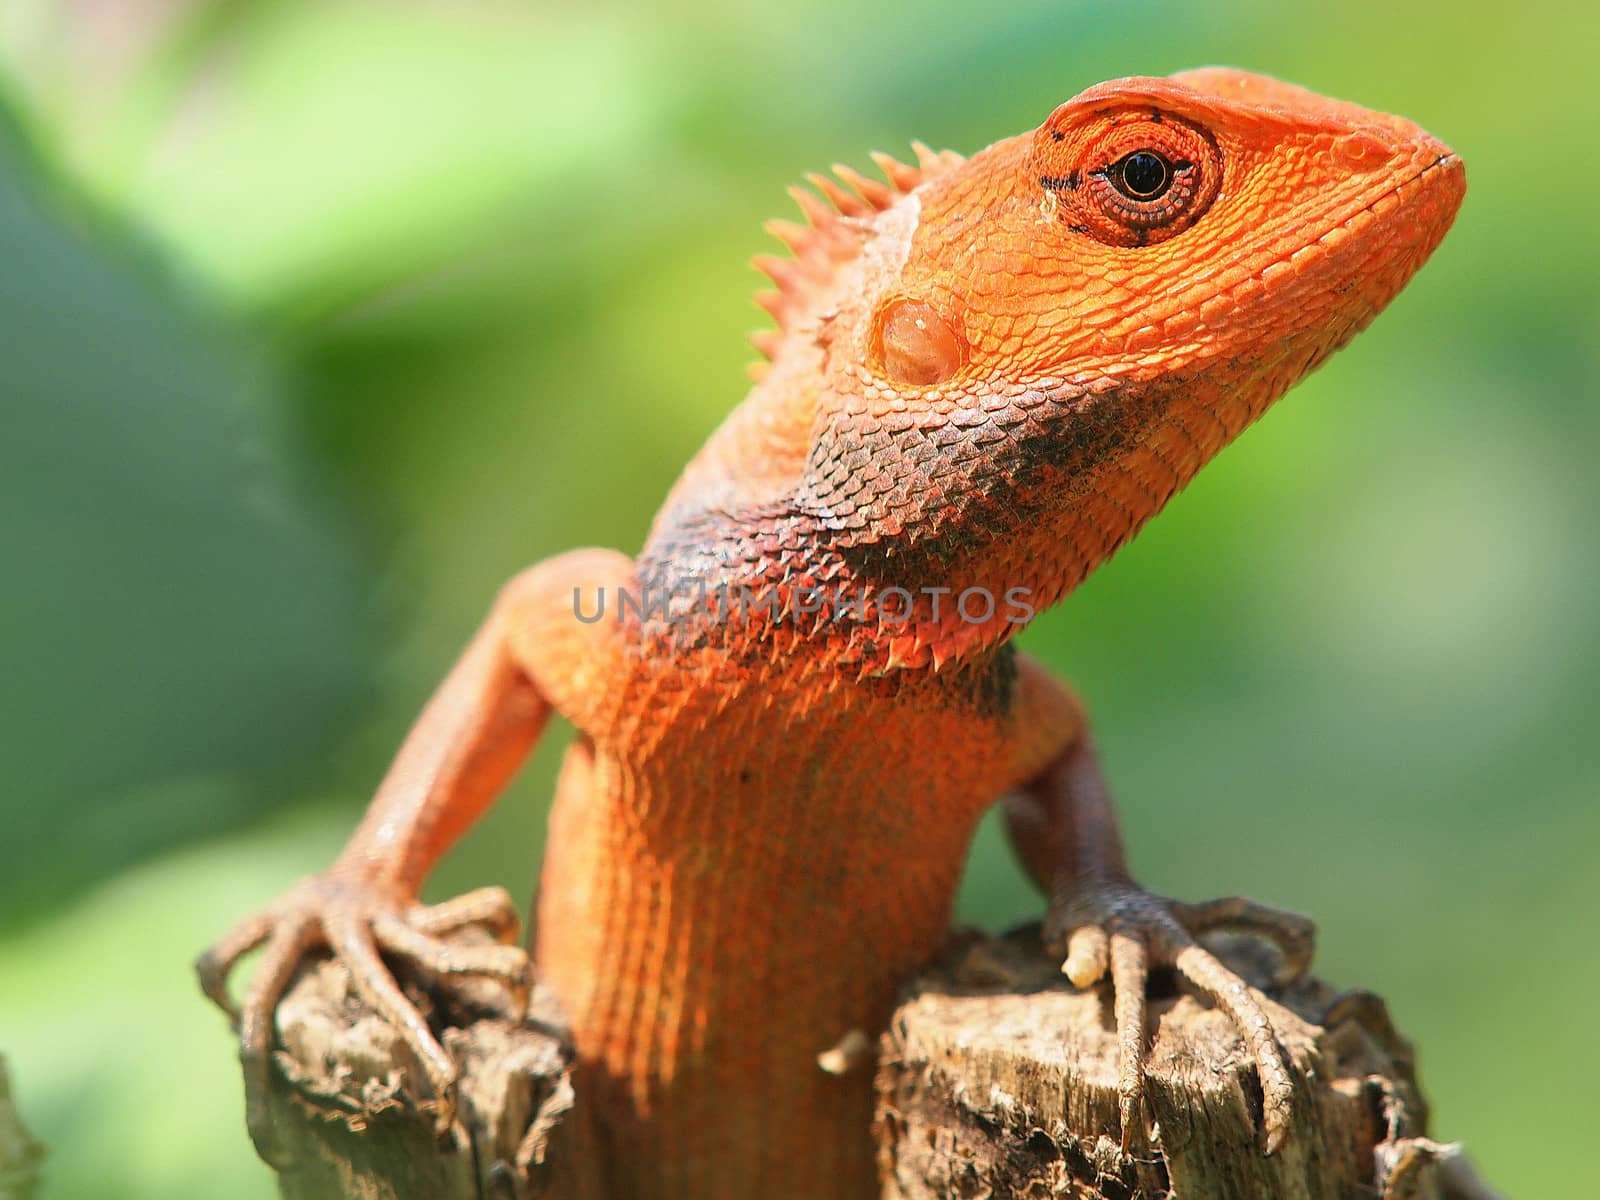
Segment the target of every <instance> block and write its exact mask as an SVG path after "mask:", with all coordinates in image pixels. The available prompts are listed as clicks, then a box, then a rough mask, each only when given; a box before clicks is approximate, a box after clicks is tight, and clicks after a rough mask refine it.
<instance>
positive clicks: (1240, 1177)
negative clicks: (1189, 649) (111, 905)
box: [271, 930, 1492, 1200]
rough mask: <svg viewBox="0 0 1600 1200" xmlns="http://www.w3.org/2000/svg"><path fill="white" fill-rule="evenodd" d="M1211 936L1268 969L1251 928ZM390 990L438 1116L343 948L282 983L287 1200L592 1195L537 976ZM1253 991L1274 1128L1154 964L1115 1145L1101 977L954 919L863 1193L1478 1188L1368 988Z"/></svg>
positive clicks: (1134, 1194) (915, 1013)
mask: <svg viewBox="0 0 1600 1200" xmlns="http://www.w3.org/2000/svg"><path fill="white" fill-rule="evenodd" d="M1217 949H1218V950H1219V952H1221V953H1224V954H1225V956H1226V957H1227V958H1228V961H1229V963H1230V965H1232V966H1234V967H1235V969H1238V970H1241V971H1243V972H1244V973H1245V974H1246V975H1247V977H1249V978H1251V979H1253V980H1260V981H1262V982H1264V981H1265V980H1266V979H1267V978H1269V977H1270V974H1271V965H1272V964H1271V962H1270V961H1269V955H1270V951H1268V950H1267V949H1266V948H1265V947H1263V946H1260V945H1258V944H1256V943H1254V942H1249V941H1244V940H1241V941H1238V942H1229V943H1227V944H1226V945H1223V944H1221V943H1219V944H1218V945H1217ZM1163 989H1165V990H1163ZM411 994H412V998H413V1000H415V1001H416V1002H417V1003H418V1006H419V1007H420V1008H421V1009H422V1011H423V1012H424V1013H425V1014H427V1015H428V1016H429V1018H430V1023H431V1024H432V1025H433V1027H434V1030H435V1032H436V1033H437V1034H439V1036H440V1038H441V1040H442V1042H443V1044H444V1045H445V1047H446V1048H447V1049H448V1050H449V1051H450V1053H451V1054H452V1055H453V1056H454V1057H455V1059H456V1062H457V1064H458V1066H459V1067H460V1070H461V1085H460V1089H459V1096H458V1098H457V1104H456V1114H455V1117H456V1119H455V1121H454V1123H453V1124H452V1126H451V1127H450V1128H449V1129H448V1130H447V1131H445V1132H444V1133H443V1134H440V1133H438V1132H436V1125H437V1124H438V1121H437V1116H438V1111H439V1110H438V1107H437V1104H436V1102H435V1101H433V1100H431V1099H427V1098H419V1097H418V1096H416V1095H415V1094H414V1092H413V1091H412V1090H411V1088H410V1081H413V1080H418V1079H420V1078H422V1076H421V1074H420V1072H419V1071H418V1070H417V1066H416V1063H415V1062H414V1061H413V1060H412V1059H411V1057H410V1054H409V1052H408V1051H407V1049H406V1047H405V1045H404V1043H403V1042H402V1041H401V1040H400V1038H399V1037H398V1035H397V1034H396V1033H395V1031H394V1030H393V1029H392V1028H390V1027H389V1026H388V1025H387V1024H386V1023H384V1022H383V1021H381V1020H380V1019H378V1018H377V1017H375V1016H373V1015H372V1014H370V1013H369V1012H367V1011H366V1010H365V1008H364V1006H363V1005H362V1004H361V1002H360V1000H359V998H358V997H356V996H355V995H354V993H353V992H352V991H351V989H350V985H349V979H348V976H347V975H346V974H345V972H344V969H343V968H342V967H340V966H339V965H338V964H337V963H333V962H328V961H322V962H317V963H314V964H311V965H309V966H308V967H306V968H305V969H303V970H302V972H301V974H300V976H299V978H298V979H297V981H296V982H295V984H294V985H293V987H292V988H291V989H290V991H289V993H288V995H287V996H286V997H285V998H284V1001H283V1003H282V1004H281V1005H280V1007H279V1010H278V1031H279V1040H280V1047H281V1048H280V1049H279V1050H278V1051H277V1053H276V1055H275V1062H276V1065H277V1068H278V1070H277V1072H276V1073H275V1075H276V1078H275V1081H274V1089H273V1095H272V1098H271V1104H272V1116H273V1122H274V1129H275V1131H276V1133H277V1137H278V1140H279V1143H280V1146H281V1147H282V1149H283V1150H284V1151H285V1153H284V1154H283V1155H282V1158H283V1163H282V1165H281V1166H280V1167H279V1184H280V1188H281V1191H282V1194H283V1195H284V1197H285V1198H286V1200H312V1198H315V1200H326V1198H329V1197H338V1196H353V1197H361V1198H362V1200H421V1198H426V1200H468V1198H474V1200H479V1198H481V1200H489V1198H493V1200H573V1198H576V1197H583V1198H584V1200H588V1198H590V1197H596V1196H600V1195H602V1194H603V1193H602V1192H601V1191H600V1190H599V1189H598V1187H597V1184H596V1179H597V1171H596V1168H597V1166H598V1164H597V1163H596V1162H595V1161H594V1156H593V1155H592V1153H591V1152H590V1151H589V1150H588V1146H589V1144H590V1143H589V1139H588V1137H587V1135H586V1133H585V1128H584V1125H585V1119H584V1111H583V1098H582V1096H581V1095H575V1093H574V1090H573V1083H572V1073H571V1048H570V1046H569V1044H568V1043H567V1041H566V1039H565V1035H564V1030H563V1026H562V1023H561V1020H560V1017H559V1013H558V1011H557V1008H556V1006H555V1004H554V1002H553V1000H552V999H551V998H550V997H549V996H548V995H547V994H544V993H541V992H537V991H536V993H535V996H534V1000H533V1004H532V1008H531V1011H530V1015H529V1017H528V1019H527V1020H525V1021H523V1022H521V1023H516V1022H512V1021H509V1020H507V1019H505V1018H504V1017H503V1016H499V1015H495V1012H494V1002H495V1000H496V999H498V998H499V997H498V996H497V995H496V989H494V988H493V986H492V985H488V984H485V985H483V990H482V991H480V992H478V993H475V994H469V995H467V996H466V997H465V998H464V999H462V998H458V999H453V1000H449V1001H445V1002H441V1001H440V1000H439V999H437V998H435V997H433V996H431V995H429V994H427V993H426V992H422V991H417V990H415V989H412V991H411ZM1268 994H1269V997H1270V999H1271V1001H1272V1003H1271V1006H1270V1008H1269V1011H1270V1013H1271V1015H1272V1017H1273V1019H1274V1021H1275V1022H1276V1025H1277V1028H1278V1030H1279V1033H1280V1040H1281V1043H1282V1045H1283V1048H1284V1051H1285V1054H1286V1057H1287V1058H1288V1060H1289V1062H1290V1066H1291V1070H1292V1071H1293V1073H1294V1075H1295V1079H1296V1097H1295V1101H1296V1112H1295V1126H1294V1130H1293V1132H1292V1134H1291V1136H1290V1139H1289V1142H1288V1144H1287V1145H1286V1146H1285V1147H1284V1148H1283V1149H1282V1150H1281V1151H1280V1152H1279V1153H1278V1154H1276V1155H1274V1156H1273V1157H1271V1158H1266V1157H1264V1156H1263V1155H1262V1154H1261V1151H1260V1150H1259V1148H1258V1147H1259V1138H1258V1136H1257V1123H1258V1120H1259V1116H1260V1110H1261V1092H1260V1087H1259V1084H1258V1083H1257V1081H1256V1078H1255V1074H1254V1068H1253V1065H1252V1063H1251V1060H1250V1058H1249V1056H1248V1054H1247V1053H1246V1051H1245V1050H1244V1047H1243V1044H1242V1042H1241V1041H1240V1040H1239V1038H1238V1037H1237V1035H1236V1034H1235V1032H1234V1030H1233V1028H1232V1026H1231V1024H1230V1023H1229V1022H1228V1020H1227V1018H1226V1017H1225V1016H1224V1015H1223V1014H1221V1013H1218V1012H1216V1011H1213V1010H1211V1009H1209V1008H1207V1007H1206V1006H1204V1005H1203V1004H1201V1003H1199V1002H1197V1001H1196V1000H1194V999H1193V998H1191V997H1189V996H1187V995H1182V994H1177V993H1176V992H1174V991H1172V990H1171V984H1170V980H1163V979H1161V978H1157V979H1156V980H1154V981H1153V995H1152V998H1151V1003H1150V1027H1151V1038H1152V1044H1151V1050H1152V1053H1151V1071H1150V1082H1149V1098H1150V1108H1151V1116H1152V1118H1153V1120H1152V1123H1151V1126H1150V1128H1149V1129H1148V1130H1147V1131H1142V1132H1141V1135H1140V1136H1139V1137H1138V1138H1136V1139H1135V1140H1134V1143H1133V1144H1132V1145H1131V1146H1130V1151H1129V1153H1128V1154H1127V1155H1124V1154H1123V1153H1122V1151H1121V1144H1120V1139H1119V1123H1118V1108H1117V1090H1116V1081H1117V1046H1116V1039H1115V1033H1114V1029H1113V1026H1112V1024H1111V1018H1110V1015H1109V1014H1110V1002H1109V994H1108V993H1107V992H1106V991H1105V990H1103V989H1095V990H1091V991H1087V992H1080V991H1078V990H1077V989H1075V988H1073V987H1072V985H1071V984H1070V983H1068V982H1067V981H1066V979H1065V978H1064V977H1062V976H1061V974H1060V973H1059V971H1058V970H1057V969H1056V965H1055V964H1054V963H1053V962H1052V961H1051V960H1050V959H1049V958H1048V956H1046V955H1045V953H1044V951H1043V949H1042V948H1041V947H1040V945H1039V941H1038V934H1037V931H1036V930H1023V931H1018V932H1016V933H1012V934H1008V935H1006V936H1005V937H1001V938H986V937H981V936H979V935H976V934H961V935H957V936H955V937H954V938H953V939H952V942H951V945H950V947H949V949H948V951H947V952H946V954H945V955H944V956H943V957H942V959H941V960H940V962H939V963H937V964H936V965H935V966H934V967H933V968H932V969H930V970H929V971H928V972H927V973H926V974H925V975H924V976H923V977H922V978H921V979H920V980H918V981H917V982H916V983H915V984H914V985H913V986H912V987H911V988H909V989H908V991H907V993H906V996H905V999H904V1003H902V1004H901V1006H900V1007H899V1009H898V1010H897V1011H896V1013H895V1015H894V1017H893V1020H892V1022H891V1026H890V1029H889V1030H888V1032H887V1033H885V1034H884V1036H883V1039H882V1042H881V1045H880V1055H879V1063H878V1069H877V1081H876V1086H877V1091H878V1119H877V1123H876V1134H877V1139H878V1155H879V1162H880V1167H881V1176H882V1179H883V1187H884V1190H883V1197H884V1200H931V1198H933V1197H938V1198H940V1200H945V1198H966V1197H972V1198H978V1197H982V1198H984V1200H1006V1198H1010V1197H1016V1198H1019V1200H1021V1198H1028V1200H1042V1198H1045V1197H1062V1198H1071V1200H1136V1198H1143V1200H1166V1198H1168V1197H1181V1198H1182V1200H1268V1198H1271V1200H1323V1198H1328V1200H1332V1198H1335V1197H1338V1198H1345V1197H1353V1196H1364V1197H1382V1198H1383V1200H1491V1197H1492V1193H1490V1192H1488V1191H1487V1190H1486V1189H1483V1188H1482V1186H1481V1185H1480V1184H1477V1183H1476V1182H1475V1181H1474V1180H1473V1179H1472V1177H1471V1176H1470V1173H1469V1172H1468V1171H1467V1170H1466V1167H1465V1164H1464V1162H1463V1160H1461V1158H1460V1157H1459V1154H1458V1151H1457V1148H1456V1147H1454V1146H1448V1145H1441V1144H1439V1143H1436V1142H1433V1141H1430V1140H1429V1139H1428V1138H1427V1136H1426V1134H1427V1106H1426V1104H1425V1102H1424V1101H1423V1099H1422V1096H1421V1093H1420V1092H1419V1091H1418V1088H1417V1083H1416V1078H1415V1074H1414V1070H1413V1063H1412V1055H1411V1048H1410V1046H1409V1045H1408V1044H1407V1043H1406V1042H1405V1041H1404V1040H1403V1039H1402V1038H1400V1037H1399V1035H1398V1034H1396V1033H1395V1031H1394V1028H1393V1026H1392V1025H1390V1023H1389V1020H1388V1016H1387V1014H1386V1013H1385V1011H1384V1008H1383V1004H1382V1001H1380V1000H1379V999H1378V998H1377V997H1375V996H1373V995H1371V994H1370V993H1362V992H1346V993H1336V992H1335V991H1334V990H1333V989H1331V988H1330V987H1328V986H1327V985H1326V984H1323V983H1320V982H1317V981H1315V980H1304V981H1301V982H1299V983H1296V984H1294V985H1292V986H1290V987H1288V988H1286V989H1283V990H1281V991H1278V992H1269V993H1268ZM773 1200H782V1197H781V1195H778V1194H776V1193H775V1194H774V1195H773Z"/></svg>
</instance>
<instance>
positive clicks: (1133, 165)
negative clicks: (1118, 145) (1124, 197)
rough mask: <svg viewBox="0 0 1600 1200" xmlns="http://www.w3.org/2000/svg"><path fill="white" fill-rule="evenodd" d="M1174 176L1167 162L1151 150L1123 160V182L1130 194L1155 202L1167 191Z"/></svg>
mask: <svg viewBox="0 0 1600 1200" xmlns="http://www.w3.org/2000/svg"><path fill="white" fill-rule="evenodd" d="M1171 177H1172V175H1171V172H1170V170H1169V169H1168V167H1167V160H1166V159H1164V158H1162V157H1161V156H1160V155H1159V154H1155V153H1153V152H1152V151H1149V150H1138V151H1135V152H1134V153H1132V154H1130V155H1128V157H1127V158H1125V159H1123V160H1122V182H1123V186H1124V187H1126V188H1127V191H1128V194H1129V195H1131V196H1133V197H1135V198H1137V199H1139V200H1153V199H1154V198H1155V197H1157V196H1159V195H1160V194H1161V193H1162V192H1164V191H1166V190H1167V182H1168V181H1169V180H1170V179H1171Z"/></svg>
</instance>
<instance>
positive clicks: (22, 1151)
mask: <svg viewBox="0 0 1600 1200" xmlns="http://www.w3.org/2000/svg"><path fill="white" fill-rule="evenodd" d="M43 1163H44V1146H43V1145H41V1144H40V1143H39V1142H37V1141H35V1140H34V1138H33V1136H32V1135H31V1134H30V1133H29V1132H28V1130H27V1129H26V1127H24V1125H23V1124H22V1115H21V1114H20V1113H19V1112H18V1111H17V1105H16V1101H15V1100H13V1099H12V1097H11V1075H10V1073H9V1072H8V1071H7V1069H6V1060H5V1058H4V1057H3V1056H0V1200H33V1195H34V1193H35V1191H36V1189H37V1188H38V1186H39V1168H40V1167H41V1166H42V1165H43Z"/></svg>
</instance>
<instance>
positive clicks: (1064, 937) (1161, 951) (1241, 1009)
mask: <svg viewBox="0 0 1600 1200" xmlns="http://www.w3.org/2000/svg"><path fill="white" fill-rule="evenodd" d="M1221 930H1228V931H1233V932H1239V933H1250V934H1254V935H1257V936H1260V937H1263V938H1266V939H1268V940H1269V941H1272V942H1273V943H1274V944H1276V945H1277V946H1278V948H1279V950H1280V951H1281V952H1282V956H1283V966H1282V968H1281V970H1280V971H1279V973H1278V974H1279V978H1278V980H1277V982H1280V983H1281V982H1287V981H1288V980H1291V979H1295V978H1298V977H1299V976H1300V975H1302V974H1304V972H1305V970H1306V968H1307V967H1308V966H1309V965H1310V962H1311V954H1312V947H1313V944H1314V940H1315V932H1316V927H1315V926H1314V925H1313V924H1312V922H1311V921H1310V920H1309V919H1308V918H1306V917H1302V916H1299V915H1297V914H1295V913H1288V912H1282V911H1280V910H1278V909H1273V908H1268V907H1266V906H1265V905H1260V904H1256V903H1254V902H1252V901H1249V900H1241V899H1226V900H1214V901H1210V902H1207V903H1204V904H1184V903H1182V902H1180V901H1176V900H1169V899H1167V898H1165V897H1163V896H1157V895H1155V894H1153V893H1151V892H1147V891H1145V890H1144V889H1143V888H1140V887H1138V886H1136V885H1135V884H1132V883H1102V884H1097V885H1094V886H1092V887H1090V888H1087V889H1085V890H1084V891H1082V892H1080V893H1078V894H1077V895H1075V896H1072V897H1071V898H1069V899H1067V900H1066V901H1065V902H1064V903H1061V904H1056V905H1052V906H1051V913H1050V916H1049V917H1048V918H1047V919H1046V922H1045V941H1046V944H1047V945H1048V946H1049V947H1050V949H1051V951H1052V953H1062V954H1063V955H1064V960H1063V962H1062V964H1061V970H1062V972H1063V973H1064V974H1066V975H1067V977H1068V978H1069V979H1071V980H1072V982H1073V984H1074V985H1075V986H1077V987H1080V988H1087V987H1091V986H1093V985H1094V984H1095V983H1098V982H1099V981H1100V980H1101V979H1103V978H1105V977H1106V975H1107V974H1108V973H1109V975H1110V976H1111V985H1112V995H1113V1005H1114V1008H1115V1014H1116V1023H1117V1041H1118V1048H1119V1056H1120V1067H1119V1071H1118V1083H1117V1088H1118V1091H1119V1093H1120V1100H1119V1104H1118V1107H1119V1110H1120V1113H1121V1118H1122V1149H1123V1152H1124V1153H1126V1152H1127V1150H1128V1149H1129V1146H1130V1145H1131V1143H1132V1140H1133V1137H1134V1133H1135V1131H1136V1130H1138V1129H1139V1128H1140V1125H1141V1116H1142V1114H1143V1111H1144V1089H1145V1069H1146V1064H1147V1053H1146V1046H1145V1023H1146V1011H1145V988H1146V984H1147V982H1148V979H1149V973H1150V968H1151V967H1152V966H1171V967H1172V968H1174V969H1175V970H1176V971H1177V972H1178V974H1180V975H1182V976H1183V977H1184V978H1185V979H1187V980H1188V981H1189V982H1190V983H1191V984H1192V985H1194V987H1196V988H1197V989H1198V990H1199V991H1200V992H1201V993H1202V994H1203V995H1205V996H1207V997H1209V998H1210V999H1211V1000H1212V1001H1214V1002H1215V1003H1216V1004H1217V1005H1218V1007H1220V1008H1221V1009H1222V1010H1223V1011H1224V1012H1226V1013H1227V1014H1228V1016H1229V1017H1231V1018H1232V1020H1233V1023H1234V1025H1235V1026H1237V1028H1238V1030H1239V1032H1240V1034H1241V1035H1243V1037H1244V1041H1245V1045H1246V1046H1247V1047H1248V1048H1249V1050H1250V1054H1251V1056H1252V1057H1253V1058H1254V1059H1255V1064H1256V1071H1257V1073H1258V1074H1259V1075H1260V1078H1261V1092H1262V1098H1263V1102H1262V1145H1263V1149H1264V1150H1265V1152H1266V1153H1267V1154H1273V1153H1275V1152H1276V1151H1277V1150H1278V1149H1279V1148H1280V1147H1282V1145H1283V1143H1284V1139H1285V1138H1286V1137H1288V1134H1289V1126H1290V1124H1291V1122H1292V1120H1293V1109H1294V1104H1293V1100H1294V1090H1293V1083H1292V1080H1291V1077H1290V1075H1289V1069H1288V1066H1287V1065H1286V1064H1285V1063H1284V1060H1283V1053H1282V1051H1281V1050H1280V1049H1279V1047H1278V1043H1277V1038H1276V1035H1275V1033H1274V1031H1273V1028H1272V1022H1271V1020H1270V1019H1269V1018H1268V1017H1267V1014H1266V1011H1265V1010H1264V1009H1263V1008H1262V1006H1261V1003H1260V1000H1259V997H1258V994H1257V992H1256V991H1255V990H1254V989H1253V988H1251V987H1250V985H1249V984H1247V983H1246V982H1245V981H1244V980H1243V979H1241V978H1240V977H1239V976H1238V975H1237V974H1235V973H1234V972H1233V971H1231V970H1229V969H1228V968H1227V967H1226V966H1224V965H1223V964H1222V962H1221V961H1220V960H1219V959H1217V957H1216V956H1215V955H1213V954H1212V953H1211V952H1210V951H1208V950H1206V949H1205V948H1204V947H1202V946H1201V945H1200V944H1199V943H1198V942H1197V941H1196V940H1195V939H1196V938H1197V937H1199V936H1201V935H1203V934H1206V933H1211V932H1216V931H1221Z"/></svg>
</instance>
